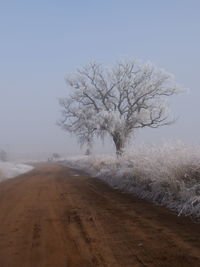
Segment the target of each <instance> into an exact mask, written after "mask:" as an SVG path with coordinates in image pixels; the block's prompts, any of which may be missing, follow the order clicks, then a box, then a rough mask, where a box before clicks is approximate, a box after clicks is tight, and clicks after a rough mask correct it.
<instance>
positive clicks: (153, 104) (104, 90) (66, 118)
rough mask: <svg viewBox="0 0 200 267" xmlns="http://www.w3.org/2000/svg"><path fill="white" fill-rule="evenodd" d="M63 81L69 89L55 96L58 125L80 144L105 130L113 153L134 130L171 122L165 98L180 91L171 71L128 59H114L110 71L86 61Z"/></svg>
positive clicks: (121, 146)
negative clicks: (59, 110)
mask: <svg viewBox="0 0 200 267" xmlns="http://www.w3.org/2000/svg"><path fill="white" fill-rule="evenodd" d="M66 82H67V84H68V85H69V87H70V88H71V89H72V92H71V94H70V95H69V96H68V97H67V98H62V99H60V105H61V106H62V115H63V118H62V120H61V121H60V122H59V125H60V126H61V127H62V128H63V129H64V130H66V131H69V132H71V133H73V134H75V135H76V136H77V137H78V139H79V141H80V143H81V144H83V143H87V144H88V143H92V140H93V137H94V136H95V135H96V136H99V137H102V138H103V137H104V136H105V135H106V134H109V135H110V136H111V138H112V140H113V142H114V144H115V147H116V153H117V155H121V154H122V153H123V150H124V147H125V144H126V142H127V140H128V138H129V137H130V136H131V135H132V133H133V132H134V131H135V130H136V129H139V128H144V127H151V128H157V127H159V126H163V125H168V124H171V123H172V122H173V120H171V119H170V118H169V114H168V108H167V107H168V105H167V103H166V99H167V98H168V97H169V96H172V95H174V94H176V93H178V92H179V91H180V90H181V89H180V88H179V87H178V86H177V85H176V83H175V82H174V79H173V76H172V75H171V74H169V73H167V72H166V71H164V70H162V69H158V68H157V67H155V66H154V65H153V64H151V63H147V64H140V63H138V61H134V60H133V61H129V62H118V63H116V64H115V65H114V67H112V68H111V69H107V68H104V67H102V65H100V64H97V63H90V64H89V65H87V66H86V67H83V68H81V69H78V70H77V72H76V73H75V74H74V75H72V76H68V77H67V79H66Z"/></svg>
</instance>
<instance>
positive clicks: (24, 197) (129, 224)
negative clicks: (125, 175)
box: [0, 165, 200, 267]
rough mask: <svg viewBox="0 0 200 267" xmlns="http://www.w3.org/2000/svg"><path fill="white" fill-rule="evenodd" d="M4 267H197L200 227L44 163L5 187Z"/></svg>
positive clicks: (0, 266) (0, 263)
mask: <svg viewBox="0 0 200 267" xmlns="http://www.w3.org/2000/svg"><path fill="white" fill-rule="evenodd" d="M0 211H1V212H0V267H29V266H30V267H67V266H70V267H71V266H72V267H89V266H91V267H93V266H110V267H115V266H122V267H126V266H150V267H157V266H162V267H165V266H166V267H167V266H170V267H176V266H181V267H184V266H190V267H193V266H194V267H196V266H200V225H199V224H195V223H193V222H192V221H191V220H190V219H188V218H187V219H186V218H179V217H177V216H176V215H175V214H173V212H171V211H168V210H167V209H165V208H162V207H156V206H153V205H152V204H150V203H147V202H145V201H142V200H139V199H137V198H134V197H131V196H129V195H126V194H122V193H120V192H119V191H117V190H113V189H111V188H110V187H109V186H108V185H106V184H104V183H103V182H101V181H100V180H98V179H95V178H90V177H88V176H86V175H84V174H82V173H80V172H77V171H75V170H72V169H67V168H64V167H60V166H50V165H43V166H42V165H41V166H37V167H36V169H34V170H33V171H31V172H30V173H27V174H24V175H21V176H20V177H18V178H15V179H12V180H8V181H5V182H2V183H1V184H0Z"/></svg>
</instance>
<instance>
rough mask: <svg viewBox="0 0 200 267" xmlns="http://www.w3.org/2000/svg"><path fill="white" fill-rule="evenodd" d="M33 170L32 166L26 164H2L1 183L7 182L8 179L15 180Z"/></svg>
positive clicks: (0, 168) (0, 170) (0, 167)
mask: <svg viewBox="0 0 200 267" xmlns="http://www.w3.org/2000/svg"><path fill="white" fill-rule="evenodd" d="M32 169H33V167H32V166H29V165H26V164H20V163H13V162H0V181H2V180H5V179H7V178H13V177H15V176H18V175H20V174H22V173H25V172H28V171H30V170H32Z"/></svg>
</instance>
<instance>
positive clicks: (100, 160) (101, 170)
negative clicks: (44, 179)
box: [64, 143, 200, 218]
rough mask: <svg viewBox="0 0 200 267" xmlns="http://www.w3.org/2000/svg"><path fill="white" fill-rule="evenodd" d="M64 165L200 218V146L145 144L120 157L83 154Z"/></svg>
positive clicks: (180, 212) (68, 160) (179, 211)
mask: <svg viewBox="0 0 200 267" xmlns="http://www.w3.org/2000/svg"><path fill="white" fill-rule="evenodd" d="M64 164H65V165H67V166H70V167H73V168H78V169H81V170H84V171H86V172H88V173H89V174H91V175H93V176H97V177H99V178H101V179H103V180H104V181H106V182H107V183H109V184H110V185H111V186H112V187H115V188H119V189H122V190H124V191H126V192H130V193H133V194H134V195H137V196H138V197H140V198H143V199H147V200H150V201H152V202H154V203H157V204H160V205H165V206H167V207H169V208H170V209H172V210H175V211H176V212H177V213H178V214H179V215H181V214H182V215H186V216H194V217H196V218H200V147H190V146H186V145H184V144H182V143H177V144H173V145H172V144H165V145H163V146H162V147H157V146H155V145H149V146H143V147H139V148H137V149H134V153H129V154H125V155H124V156H123V157H122V158H118V159H116V158H115V157H110V156H96V157H94V156H92V157H90V156H89V157H88V156H83V157H75V158H71V159H67V160H65V161H64Z"/></svg>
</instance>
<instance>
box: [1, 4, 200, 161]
mask: <svg viewBox="0 0 200 267" xmlns="http://www.w3.org/2000/svg"><path fill="white" fill-rule="evenodd" d="M199 8H200V2H199V1H197V0H196V1H195V0H192V1H186V0H183V1H180V0H175V1H172V0H170V1H166V2H164V1H158V0H153V1H145V0H142V1H131V0H126V1H120V0H115V1H114V0H109V1H105V0H103V1H92V0H86V1H80V0H77V1H42V2H41V1H37V0H36V1H34V2H30V1H22V0H19V1H5V0H3V1H1V9H0V22H1V23H0V32H1V43H0V57H1V65H0V71H1V87H0V88H1V89H0V90H1V98H0V122H1V134H0V136H1V138H0V149H6V150H7V151H8V152H9V153H10V154H11V156H12V157H13V158H24V159H26V158H29V159H31V158H43V157H48V156H50V155H51V153H53V152H58V153H60V154H61V155H75V154H78V153H80V148H79V145H78V143H77V141H76V139H75V138H72V137H70V135H69V134H67V133H65V132H63V131H62V130H61V129H60V128H59V127H58V126H57V125H56V121H58V120H59V119H60V117H61V116H60V115H61V114H60V107H59V104H58V98H60V97H65V96H66V95H67V92H68V89H67V86H66V84H65V80H64V78H65V75H66V73H69V72H73V71H75V69H76V68H78V67H80V66H83V65H85V64H87V63H88V62H89V61H91V60H96V61H97V62H100V63H102V64H105V65H108V66H111V65H112V64H113V63H114V62H115V61H116V60H118V59H123V58H132V59H133V58H136V59H141V60H143V61H148V60H150V61H152V62H153V63H155V64H156V65H157V66H159V67H161V68H164V69H166V70H167V71H169V72H171V73H173V74H174V75H175V78H176V81H177V82H178V83H179V84H180V85H181V86H183V87H185V88H189V89H190V90H189V92H187V93H184V94H180V95H177V96H175V97H172V99H171V108H172V111H173V113H174V115H175V117H178V120H177V122H176V124H174V125H171V126H166V127H162V128H159V129H153V130H149V129H143V130H141V131H140V132H139V133H137V134H136V140H135V142H136V143H144V142H161V141H163V140H182V141H183V142H185V143H188V144H200V137H199V136H200V123H199V122H200V119H199V114H200V105H199V103H198V102H199V98H200V90H199V84H200V75H199V73H198V69H199V61H200V54H199V46H200V35H199V31H200V29H199V23H200V17H199ZM105 142H106V145H105V146H104V147H102V145H97V146H96V151H97V152H99V153H103V152H104V151H105V152H109V151H113V145H112V144H111V142H110V141H109V140H107V141H105ZM83 151H84V150H83ZM81 153H83V152H81Z"/></svg>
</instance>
